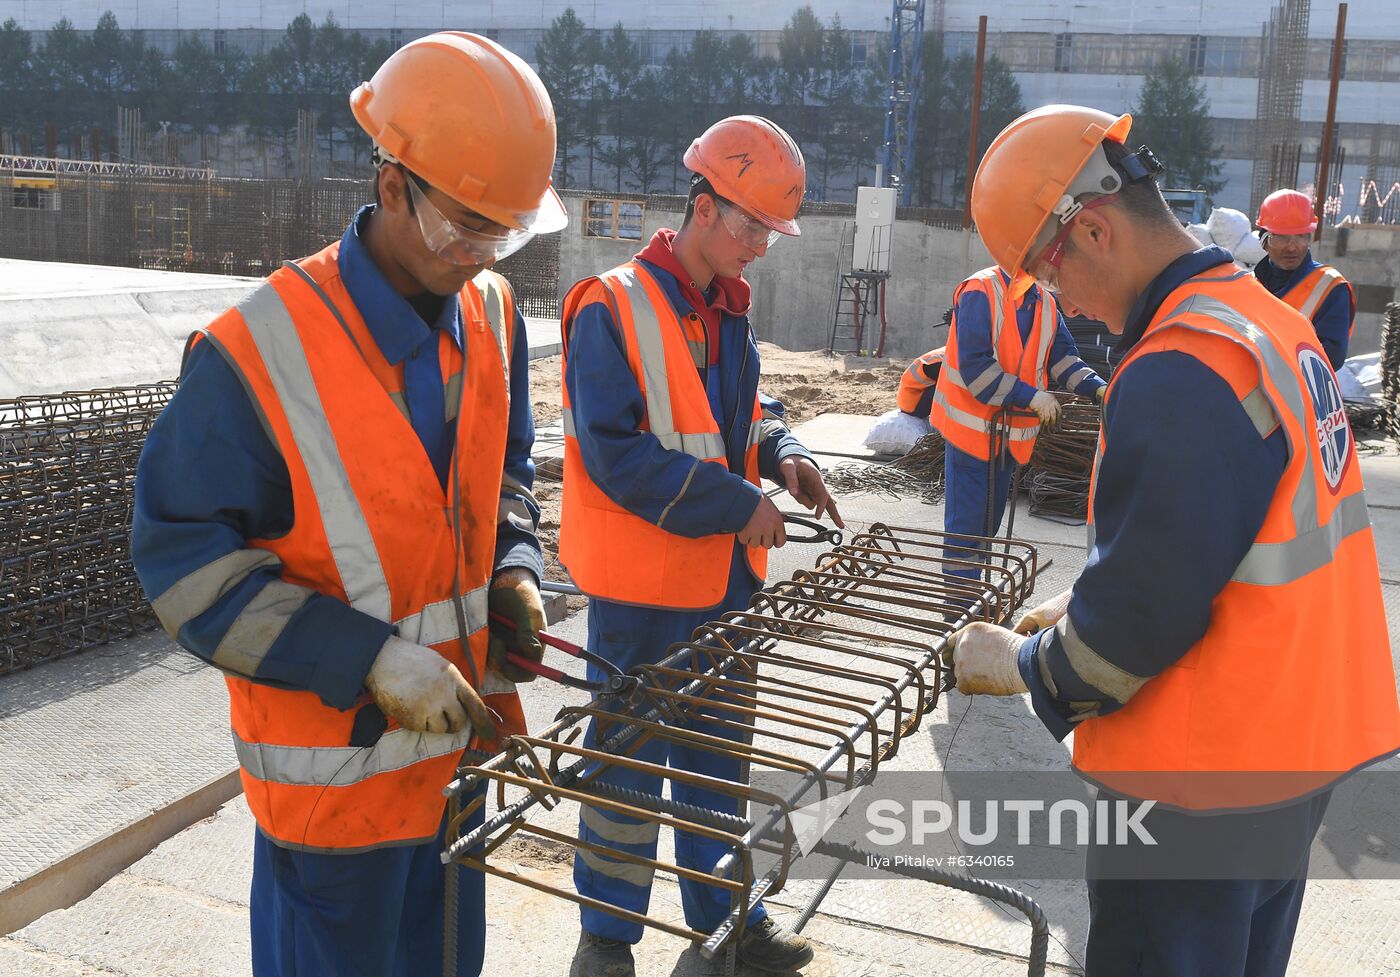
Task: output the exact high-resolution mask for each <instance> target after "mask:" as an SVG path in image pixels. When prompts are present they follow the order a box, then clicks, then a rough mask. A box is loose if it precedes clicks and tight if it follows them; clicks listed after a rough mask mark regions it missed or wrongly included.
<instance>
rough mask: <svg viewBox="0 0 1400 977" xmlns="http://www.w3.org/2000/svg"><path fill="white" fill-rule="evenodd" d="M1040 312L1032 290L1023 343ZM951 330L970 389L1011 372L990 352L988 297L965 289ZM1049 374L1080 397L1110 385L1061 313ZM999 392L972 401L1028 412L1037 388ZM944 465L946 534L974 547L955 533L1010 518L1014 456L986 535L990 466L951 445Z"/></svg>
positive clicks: (1002, 468) (990, 387)
mask: <svg viewBox="0 0 1400 977" xmlns="http://www.w3.org/2000/svg"><path fill="white" fill-rule="evenodd" d="M997 274H998V275H1000V276H1001V279H1002V284H1003V285H1005V286H1007V287H1010V279H1009V278H1008V277H1007V275H1006V273H1005V272H1003V271H998V272H997ZM1039 313H1040V286H1039V285H1032V286H1031V287H1030V290H1029V291H1028V292H1026V294H1025V295H1024V296H1023V297H1022V299H1021V303H1020V305H1019V306H1017V308H1016V329H1017V331H1018V332H1020V334H1021V342H1022V343H1024V342H1025V341H1026V339H1027V337H1029V336H1030V334H1031V329H1032V328H1034V326H1035V320H1036V317H1037V316H1038V315H1039ZM953 329H954V330H956V334H957V343H958V372H959V373H961V374H962V377H963V379H964V380H965V381H966V382H967V384H968V386H969V387H976V386H977V381H978V380H979V379H981V378H982V377H983V376H984V374H986V373H987V371H988V370H995V371H997V372H998V373H1006V372H1008V371H1007V370H1006V369H1004V368H1003V367H1002V365H1001V364H1000V363H998V362H997V353H996V350H995V349H994V348H993V347H992V311H991V305H990V304H989V303H988V302H987V296H986V293H984V292H982V291H981V290H980V289H976V288H966V289H963V292H962V294H961V295H959V296H958V302H957V306H956V307H955V308H954V311H953ZM1046 375H1047V376H1048V377H1049V378H1050V382H1051V383H1052V384H1054V385H1055V386H1057V387H1061V388H1063V389H1065V390H1068V391H1070V392H1071V393H1075V394H1079V395H1080V396H1081V397H1093V396H1094V394H1095V392H1096V391H1097V390H1098V389H1099V388H1100V387H1103V386H1106V384H1105V383H1104V381H1103V380H1102V379H1101V378H1100V377H1099V375H1098V374H1097V373H1095V372H1094V371H1093V369H1092V368H1091V367H1089V366H1088V365H1086V364H1085V362H1084V361H1083V360H1081V359H1080V358H1079V349H1078V347H1076V346H1075V345H1074V337H1073V336H1071V335H1070V334H1069V329H1068V327H1066V326H1065V320H1064V316H1062V315H1060V314H1059V313H1058V312H1056V314H1055V341H1054V342H1053V343H1052V344H1051V346H1050V362H1049V363H1048V364H1046ZM999 390H1000V383H988V384H986V385H985V386H984V387H982V389H981V390H979V391H978V392H977V393H976V394H974V396H975V397H976V398H977V399H978V400H980V401H982V403H984V404H989V405H992V406H996V407H1001V406H1006V407H1028V406H1029V405H1030V402H1031V398H1032V397H1034V396H1035V394H1036V388H1035V387H1033V386H1031V385H1030V384H1029V383H1026V382H1025V381H1024V380H1021V379H1019V378H1017V379H1016V380H1015V383H1014V384H1013V385H1012V387H1011V389H1010V390H1008V391H1005V392H1004V393H1002V394H1000V395H999V394H998V391H999ZM943 463H944V469H943V479H944V483H943V484H944V490H943V531H944V532H945V533H951V534H955V535H954V538H953V539H950V540H949V543H950V544H952V545H953V546H969V545H971V543H972V541H971V540H967V539H961V538H958V536H957V534H961V533H970V534H972V535H974V536H983V535H995V534H996V531H997V529H998V528H999V527H1000V526H1001V518H1002V516H1003V515H1004V514H1005V513H1006V498H1007V495H1008V494H1009V492H1010V488H1011V473H1012V470H1013V468H1014V467H1015V465H1014V459H1012V457H1011V452H1010V451H1009V450H1007V451H1004V452H1003V453H1002V457H1001V463H1000V464H998V465H997V466H996V485H995V487H994V488H995V493H994V498H993V500H992V531H991V533H987V487H988V483H989V482H990V481H991V479H992V470H991V468H992V466H991V464H990V463H989V461H988V460H987V459H986V458H978V457H976V456H975V455H970V454H968V453H967V452H966V451H963V450H961V449H960V448H956V447H954V446H953V443H952V442H951V441H950V442H948V443H947V445H946V446H945V447H944V453H943ZM955 555H956V554H955ZM947 572H948V573H949V574H952V575H953V576H959V577H968V578H970V579H974V580H975V579H976V578H977V577H978V576H980V572H979V571H978V570H977V568H976V567H954V566H949V567H948V569H947Z"/></svg>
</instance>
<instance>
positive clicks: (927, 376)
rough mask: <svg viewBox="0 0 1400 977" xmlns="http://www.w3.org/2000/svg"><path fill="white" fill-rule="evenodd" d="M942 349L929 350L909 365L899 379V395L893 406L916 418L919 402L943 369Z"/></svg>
mask: <svg viewBox="0 0 1400 977" xmlns="http://www.w3.org/2000/svg"><path fill="white" fill-rule="evenodd" d="M943 359H944V353H943V347H942V346H940V347H938V348H937V349H931V350H929V351H928V352H927V353H925V354H924V355H923V356H920V357H919V358H918V359H917V360H915V361H914V362H913V363H910V364H909V367H908V369H906V370H905V371H904V375H903V376H902V377H900V378H899V395H898V396H897V397H896V398H895V405H896V406H897V407H898V408H899V409H900V410H902V411H904V413H906V414H913V415H915V416H918V411H919V401H920V400H922V399H923V397H924V394H925V393H927V392H928V388H929V387H932V386H933V385H934V384H936V383H937V382H938V374H939V371H940V370H942V368H943Z"/></svg>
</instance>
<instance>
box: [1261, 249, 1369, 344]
mask: <svg viewBox="0 0 1400 977" xmlns="http://www.w3.org/2000/svg"><path fill="white" fill-rule="evenodd" d="M1338 288H1345V289H1346V290H1347V292H1348V293H1349V294H1350V296H1351V308H1352V312H1353V314H1352V317H1351V328H1350V329H1349V330H1348V331H1347V335H1348V336H1350V335H1351V334H1352V332H1354V331H1355V330H1356V315H1355V310H1356V293H1355V292H1353V291H1352V288H1351V282H1349V281H1347V280H1346V279H1345V278H1343V277H1342V273H1341V272H1340V271H1338V270H1337V269H1335V268H1333V267H1332V266H1331V265H1318V266H1317V267H1316V268H1314V269H1313V270H1312V271H1310V272H1309V273H1308V274H1307V275H1306V276H1304V278H1303V280H1302V281H1300V282H1298V284H1296V285H1294V286H1293V287H1292V288H1290V289H1289V290H1288V291H1287V292H1285V293H1284V294H1282V295H1280V296H1279V298H1281V299H1283V301H1284V302H1286V303H1288V304H1289V305H1291V306H1292V307H1293V308H1295V309H1297V310H1298V311H1299V312H1301V313H1302V314H1303V316H1304V317H1305V318H1306V319H1308V320H1309V321H1311V320H1312V317H1313V316H1314V315H1316V314H1317V310H1318V309H1320V308H1322V303H1323V302H1325V301H1327V296H1329V295H1331V294H1332V292H1333V291H1334V290H1335V289H1338Z"/></svg>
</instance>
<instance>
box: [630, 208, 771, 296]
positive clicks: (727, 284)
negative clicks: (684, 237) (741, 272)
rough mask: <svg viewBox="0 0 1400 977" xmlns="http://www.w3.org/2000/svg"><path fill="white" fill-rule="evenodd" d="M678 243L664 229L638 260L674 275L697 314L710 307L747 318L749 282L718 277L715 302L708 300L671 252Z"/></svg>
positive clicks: (668, 231) (671, 232)
mask: <svg viewBox="0 0 1400 977" xmlns="http://www.w3.org/2000/svg"><path fill="white" fill-rule="evenodd" d="M675 240H676V232H675V231H673V230H671V229H670V228H668V227H663V228H661V229H659V230H658V231H657V232H656V233H655V234H653V235H652V236H651V242H650V243H648V244H647V246H646V247H645V248H643V249H642V250H641V251H639V252H637V257H638V258H640V259H642V260H643V261H646V262H649V263H651V264H653V265H656V267H658V268H661V269H663V270H665V271H668V272H670V273H671V274H672V275H674V276H675V277H676V281H677V283H679V285H680V289H681V294H682V295H684V296H685V298H686V301H688V302H689V303H690V304H691V305H692V306H693V307H694V308H695V309H696V311H700V310H703V309H705V308H706V307H709V308H712V309H716V310H718V311H720V312H724V313H726V314H728V315H732V316H744V315H748V314H749V306H750V304H751V296H752V289H750V288H749V283H748V282H746V281H744V279H743V278H742V277H740V278H722V277H720V276H718V275H716V276H715V280H714V285H715V290H714V300H713V301H708V300H707V299H706V298H705V295H704V293H702V292H701V291H700V289H699V288H698V287H696V284H695V282H694V281H693V280H691V277H690V272H688V271H686V270H685V268H684V267H683V266H682V265H681V263H680V262H679V261H678V260H676V253H675V251H674V250H672V246H673V244H674V242H675Z"/></svg>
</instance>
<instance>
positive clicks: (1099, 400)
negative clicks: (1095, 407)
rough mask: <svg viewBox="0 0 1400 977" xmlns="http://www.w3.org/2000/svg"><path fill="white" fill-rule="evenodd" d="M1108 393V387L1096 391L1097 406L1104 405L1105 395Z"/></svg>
mask: <svg viewBox="0 0 1400 977" xmlns="http://www.w3.org/2000/svg"><path fill="white" fill-rule="evenodd" d="M1106 393H1108V388H1107V387H1099V388H1098V389H1097V390H1095V391H1094V403H1096V404H1102V403H1103V398H1104V394H1106Z"/></svg>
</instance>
